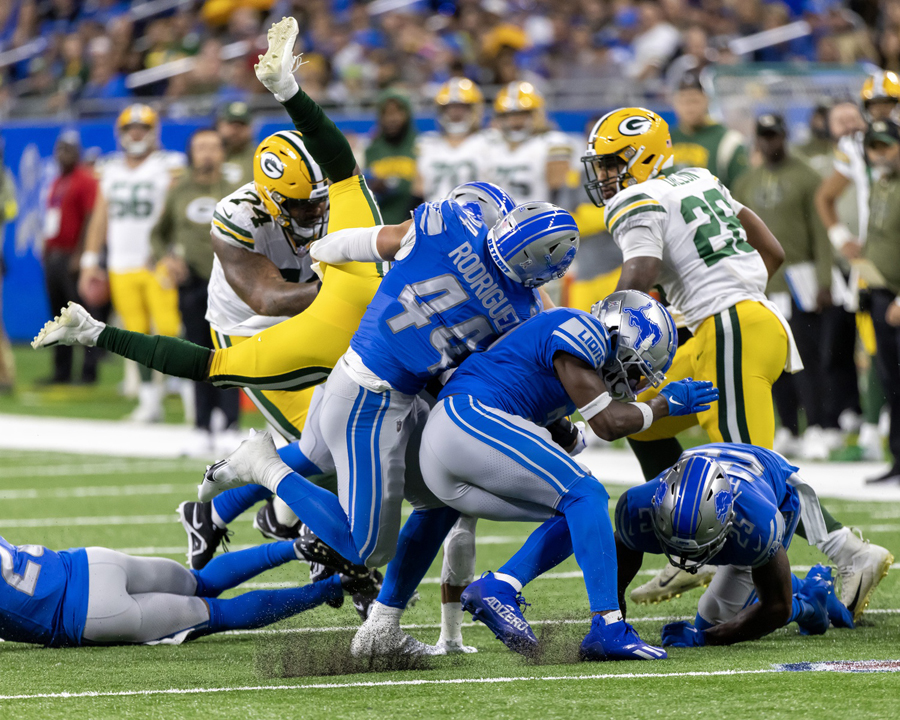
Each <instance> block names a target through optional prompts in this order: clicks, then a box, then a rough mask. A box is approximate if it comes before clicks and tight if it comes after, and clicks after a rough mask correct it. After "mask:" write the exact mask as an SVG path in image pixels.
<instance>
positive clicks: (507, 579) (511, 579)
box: [494, 572, 522, 593]
mask: <svg viewBox="0 0 900 720" xmlns="http://www.w3.org/2000/svg"><path fill="white" fill-rule="evenodd" d="M494 577H495V578H496V579H497V580H500V581H502V582H505V583H507V584H509V585H512V586H513V589H514V590H515V591H516V592H517V593H519V592H522V583H520V582H519V581H518V580H516V579H515V578H514V577H513V576H512V575H506V574H504V573H498V572H495V573H494Z"/></svg>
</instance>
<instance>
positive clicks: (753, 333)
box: [582, 108, 888, 611]
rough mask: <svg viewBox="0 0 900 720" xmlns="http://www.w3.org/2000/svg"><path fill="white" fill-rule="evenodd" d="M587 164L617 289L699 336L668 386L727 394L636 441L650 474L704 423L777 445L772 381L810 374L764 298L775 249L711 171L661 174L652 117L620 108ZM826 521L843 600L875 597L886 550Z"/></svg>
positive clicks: (652, 589)
mask: <svg viewBox="0 0 900 720" xmlns="http://www.w3.org/2000/svg"><path fill="white" fill-rule="evenodd" d="M582 161H583V163H584V165H585V169H586V171H587V173H588V178H589V182H588V183H587V184H586V185H585V188H586V190H587V193H588V195H589V196H590V198H591V199H592V200H593V201H594V203H595V204H596V205H598V206H604V207H605V208H606V224H607V226H608V228H609V231H610V233H611V234H612V236H613V239H614V240H615V242H616V244H618V245H619V247H620V248H621V249H622V255H623V265H622V276H621V278H620V280H619V286H618V287H619V289H626V288H634V289H637V290H642V291H647V290H649V289H650V288H652V287H653V286H655V285H656V284H659V285H661V286H662V289H663V291H664V293H665V296H666V300H667V301H668V302H669V303H671V305H672V306H673V307H674V308H677V309H678V310H679V311H680V312H681V313H682V314H683V316H684V318H685V321H686V324H687V327H688V329H690V331H691V332H692V333H693V337H692V338H691V339H690V340H688V341H687V342H686V343H684V345H682V347H681V348H680V349H679V351H678V354H677V355H676V357H675V361H674V363H673V365H672V369H671V370H670V371H669V373H668V376H669V381H674V380H677V379H680V378H683V377H696V378H700V379H704V380H710V381H712V382H713V384H714V385H715V386H716V387H717V388H718V389H719V392H720V393H721V396H720V398H719V402H718V403H717V405H716V406H715V407H713V408H712V410H711V411H710V412H708V413H704V414H702V415H700V416H694V415H688V416H684V417H678V418H667V419H665V420H664V421H662V422H660V423H658V424H657V425H655V426H654V427H653V428H651V429H649V430H647V431H644V432H641V433H637V434H636V435H634V436H633V437H631V438H629V442H630V443H631V446H632V448H633V449H634V451H635V454H636V455H637V457H638V460H639V461H640V462H641V466H642V469H643V471H644V476H645V477H646V478H648V479H649V478H651V477H655V476H656V475H657V474H658V473H659V472H660V471H661V470H663V469H665V468H667V467H670V466H671V465H673V464H674V463H675V462H676V461H677V460H678V457H679V456H680V454H681V446H680V444H679V442H678V440H677V435H678V433H680V432H681V431H682V430H685V429H687V428H688V427H691V426H693V425H697V424H699V425H700V426H701V427H702V428H703V429H704V430H705V431H706V433H707V435H708V436H709V438H710V440H712V441H714V442H721V441H725V442H743V443H748V444H754V445H758V446H760V447H765V448H771V447H772V444H773V441H774V436H775V414H774V406H773V402H772V384H773V383H774V382H775V381H776V380H777V379H778V378H779V376H780V375H781V373H782V371H784V370H786V371H788V372H796V371H798V370H799V369H801V368H802V364H801V362H800V357H799V354H798V353H797V350H796V346H795V344H794V341H793V336H792V335H791V331H790V328H789V327H788V325H787V322H786V321H785V320H784V318H783V317H782V316H781V314H780V313H779V312H778V310H777V308H775V307H774V306H773V305H772V304H771V303H769V302H768V301H767V299H766V296H765V288H766V283H767V281H768V279H769V277H771V276H772V274H773V273H774V272H775V271H776V270H777V269H778V267H779V265H780V264H781V262H782V260H783V258H784V251H783V250H782V248H781V246H780V245H779V243H778V240H777V239H776V238H775V237H774V236H773V235H772V233H771V232H769V230H768V228H767V227H766V225H765V224H764V223H763V222H762V221H761V220H760V219H759V217H758V216H757V215H756V214H755V213H753V212H752V211H751V210H748V209H747V208H745V207H743V206H742V205H741V204H740V203H738V202H736V201H735V200H734V198H732V196H731V193H730V192H729V191H728V189H727V188H726V187H725V186H724V185H723V184H722V183H721V182H720V181H719V180H718V179H717V178H716V177H715V176H714V175H712V174H710V173H709V171H708V170H705V169H702V168H686V169H683V170H679V171H678V172H676V173H673V174H671V175H669V176H667V177H661V176H660V172H661V171H662V170H663V169H665V168H666V167H668V166H669V164H670V163H671V161H672V149H671V138H670V137H669V130H668V126H667V124H666V122H665V120H663V119H662V118H661V117H659V116H658V115H657V114H655V113H653V112H651V111H649V110H645V109H643V108H622V109H619V110H616V111H613V112H611V113H608V114H607V115H605V116H604V117H602V118H601V119H600V120H598V121H597V123H596V125H595V126H594V128H593V130H592V132H591V134H590V137H589V139H588V147H587V151H586V153H585V155H584V157H583V158H582ZM659 390H660V389H659V388H648V389H647V390H646V391H645V392H644V393H642V394H641V395H640V397H639V399H640V400H642V401H647V400H649V399H650V398H652V397H653V396H654V395H656V394H657V393H658V392H659ZM825 521H826V524H827V526H828V531H829V534H828V536H827V538H826V539H824V540H822V541H821V543H820V544H819V548H820V549H821V550H822V551H823V552H825V554H826V555H828V557H829V558H830V559H831V560H832V561H833V562H834V563H835V564H837V565H838V567H839V569H840V572H841V576H842V578H843V586H842V598H843V599H844V601H845V603H846V604H848V606H852V605H853V601H852V598H853V594H854V593H855V591H856V590H857V589H860V588H861V592H862V594H863V595H865V594H868V593H869V592H871V589H872V587H874V585H875V584H877V583H878V582H879V581H880V579H881V574H880V573H879V568H881V567H882V566H883V565H884V560H885V557H886V556H887V554H888V553H887V550H885V549H884V548H879V547H878V546H874V545H869V544H867V543H864V542H863V541H861V540H860V539H859V538H857V537H856V536H855V535H853V534H852V533H851V531H850V530H849V528H844V527H843V526H842V525H841V524H840V523H839V522H837V521H836V520H835V519H834V518H832V517H831V516H830V515H829V514H828V513H827V512H825ZM798 533H799V534H801V535H802V534H803V526H801V528H800V530H798ZM711 576H712V573H711V572H705V571H704V570H702V569H701V570H700V571H699V572H698V573H696V574H694V575H690V574H687V573H684V572H682V571H679V570H678V569H677V568H675V567H673V566H668V567H667V568H665V569H664V570H663V571H662V573H660V575H658V576H657V577H655V578H654V579H652V580H651V581H650V582H648V583H646V584H644V585H643V586H641V587H640V588H637V589H636V590H635V591H634V592H633V593H632V600H634V601H636V602H659V601H661V600H666V599H668V598H671V597H675V596H677V595H679V594H680V593H682V592H684V591H685V590H688V589H690V588H692V587H697V586H698V585H701V584H704V583H706V582H708V581H709V580H710V579H711ZM851 609H853V610H854V611H855V609H856V608H855V606H853V607H851Z"/></svg>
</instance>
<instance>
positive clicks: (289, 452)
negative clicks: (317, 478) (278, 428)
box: [278, 442, 322, 477]
mask: <svg viewBox="0 0 900 720" xmlns="http://www.w3.org/2000/svg"><path fill="white" fill-rule="evenodd" d="M278 457H280V458H281V462H283V463H284V464H285V465H287V466H288V467H289V468H290V469H291V470H293V471H294V472H295V473H299V474H300V475H303V476H304V477H311V476H313V475H321V474H322V471H321V470H320V469H319V468H318V467H317V466H316V465H315V464H313V463H312V462H311V461H310V459H309V458H308V457H306V455H304V454H303V453H302V452H300V443H299V442H292V443H291V444H290V445H285V446H284V447H283V448H280V449H279V450H278Z"/></svg>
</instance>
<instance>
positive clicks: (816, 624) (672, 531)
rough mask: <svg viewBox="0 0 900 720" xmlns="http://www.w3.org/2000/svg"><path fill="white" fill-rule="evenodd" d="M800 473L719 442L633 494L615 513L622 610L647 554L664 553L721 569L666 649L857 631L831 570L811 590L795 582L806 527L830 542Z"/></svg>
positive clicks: (749, 448) (777, 459)
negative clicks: (794, 554) (790, 552)
mask: <svg viewBox="0 0 900 720" xmlns="http://www.w3.org/2000/svg"><path fill="white" fill-rule="evenodd" d="M797 470H798V468H796V467H794V466H793V465H790V464H789V463H788V462H787V461H786V460H785V459H784V458H783V457H782V456H781V455H779V454H777V453H775V452H773V451H772V450H767V449H765V448H760V447H756V446H753V445H745V444H741V443H713V444H711V445H702V446H700V447H696V448H692V449H691V450H687V451H685V452H684V453H683V454H682V455H681V458H680V459H679V460H678V462H677V463H676V464H675V465H674V466H673V467H671V468H669V469H668V470H666V471H664V472H663V473H661V474H660V475H659V476H658V477H657V478H656V479H655V480H652V481H650V482H648V483H645V484H644V485H639V486H637V487H633V488H630V489H629V490H628V491H627V492H626V493H625V494H623V495H622V497H620V498H619V502H618V505H617V507H616V535H617V555H618V561H619V597H620V602H621V603H622V607H624V606H625V589H626V588H627V587H628V584H629V583H630V582H631V580H632V579H633V578H634V576H635V575H636V573H637V571H638V570H639V569H640V567H641V562H642V559H643V555H644V553H653V554H665V555H666V557H668V558H669V562H670V563H671V564H672V565H673V566H675V567H678V568H680V569H683V570H686V571H688V572H696V571H697V570H698V569H699V568H700V567H702V566H703V565H705V564H711V565H717V566H719V569H718V571H717V572H716V574H715V577H714V578H713V581H712V583H711V584H710V586H709V589H707V591H706V592H705V593H704V594H703V596H702V597H701V598H700V604H699V606H698V608H697V617H696V620H695V621H694V623H693V624H691V623H689V622H676V623H669V624H668V625H666V626H665V627H663V630H662V641H663V645H673V646H676V647H694V646H700V645H730V644H732V643H736V642H741V641H743V640H755V639H756V638H760V637H762V636H764V635H767V634H768V633H770V632H772V631H773V630H776V629H778V628H780V627H782V626H783V625H785V624H787V623H789V622H794V621H796V622H797V624H798V625H799V626H800V629H801V632H802V633H804V634H821V633H823V632H825V630H826V629H827V628H828V623H829V621H831V623H832V624H833V625H834V626H835V627H850V628H852V627H853V614H852V613H851V612H850V611H849V610H848V609H847V608H846V607H845V606H844V605H843V604H842V603H841V602H840V600H838V598H837V596H836V595H835V593H834V585H833V583H832V582H831V570H830V569H828V570H826V569H825V568H823V567H821V566H816V567H815V568H813V570H811V571H810V573H809V575H807V578H806V581H805V582H803V581H800V580H799V579H798V578H796V577H794V576H792V575H791V567H790V563H789V562H788V557H787V552H786V551H787V548H788V546H789V545H790V542H791V539H792V538H793V535H794V531H795V530H796V528H797V524H798V523H799V522H800V520H801V518H802V520H803V523H804V525H805V526H806V531H807V542H808V543H809V544H810V545H813V544H815V543H816V542H818V541H820V540H821V538H823V537H824V536H825V534H826V529H825V521H824V519H823V517H822V510H821V508H820V507H819V502H818V498H817V497H816V494H815V492H814V491H813V489H812V488H811V487H809V486H808V485H807V484H806V483H804V482H803V480H802V479H801V478H800V477H799V476H798V475H797Z"/></svg>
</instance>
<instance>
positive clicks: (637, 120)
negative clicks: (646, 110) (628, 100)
mask: <svg viewBox="0 0 900 720" xmlns="http://www.w3.org/2000/svg"><path fill="white" fill-rule="evenodd" d="M652 126H653V123H652V122H651V120H650V119H649V118H648V117H646V116H641V115H632V116H631V117H628V118H625V119H624V120H623V121H622V122H620V123H619V132H620V133H622V134H623V135H628V136H629V137H633V136H635V135H643V134H644V133H645V132H647V131H648V130H649V129H650V128H651V127H652Z"/></svg>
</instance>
